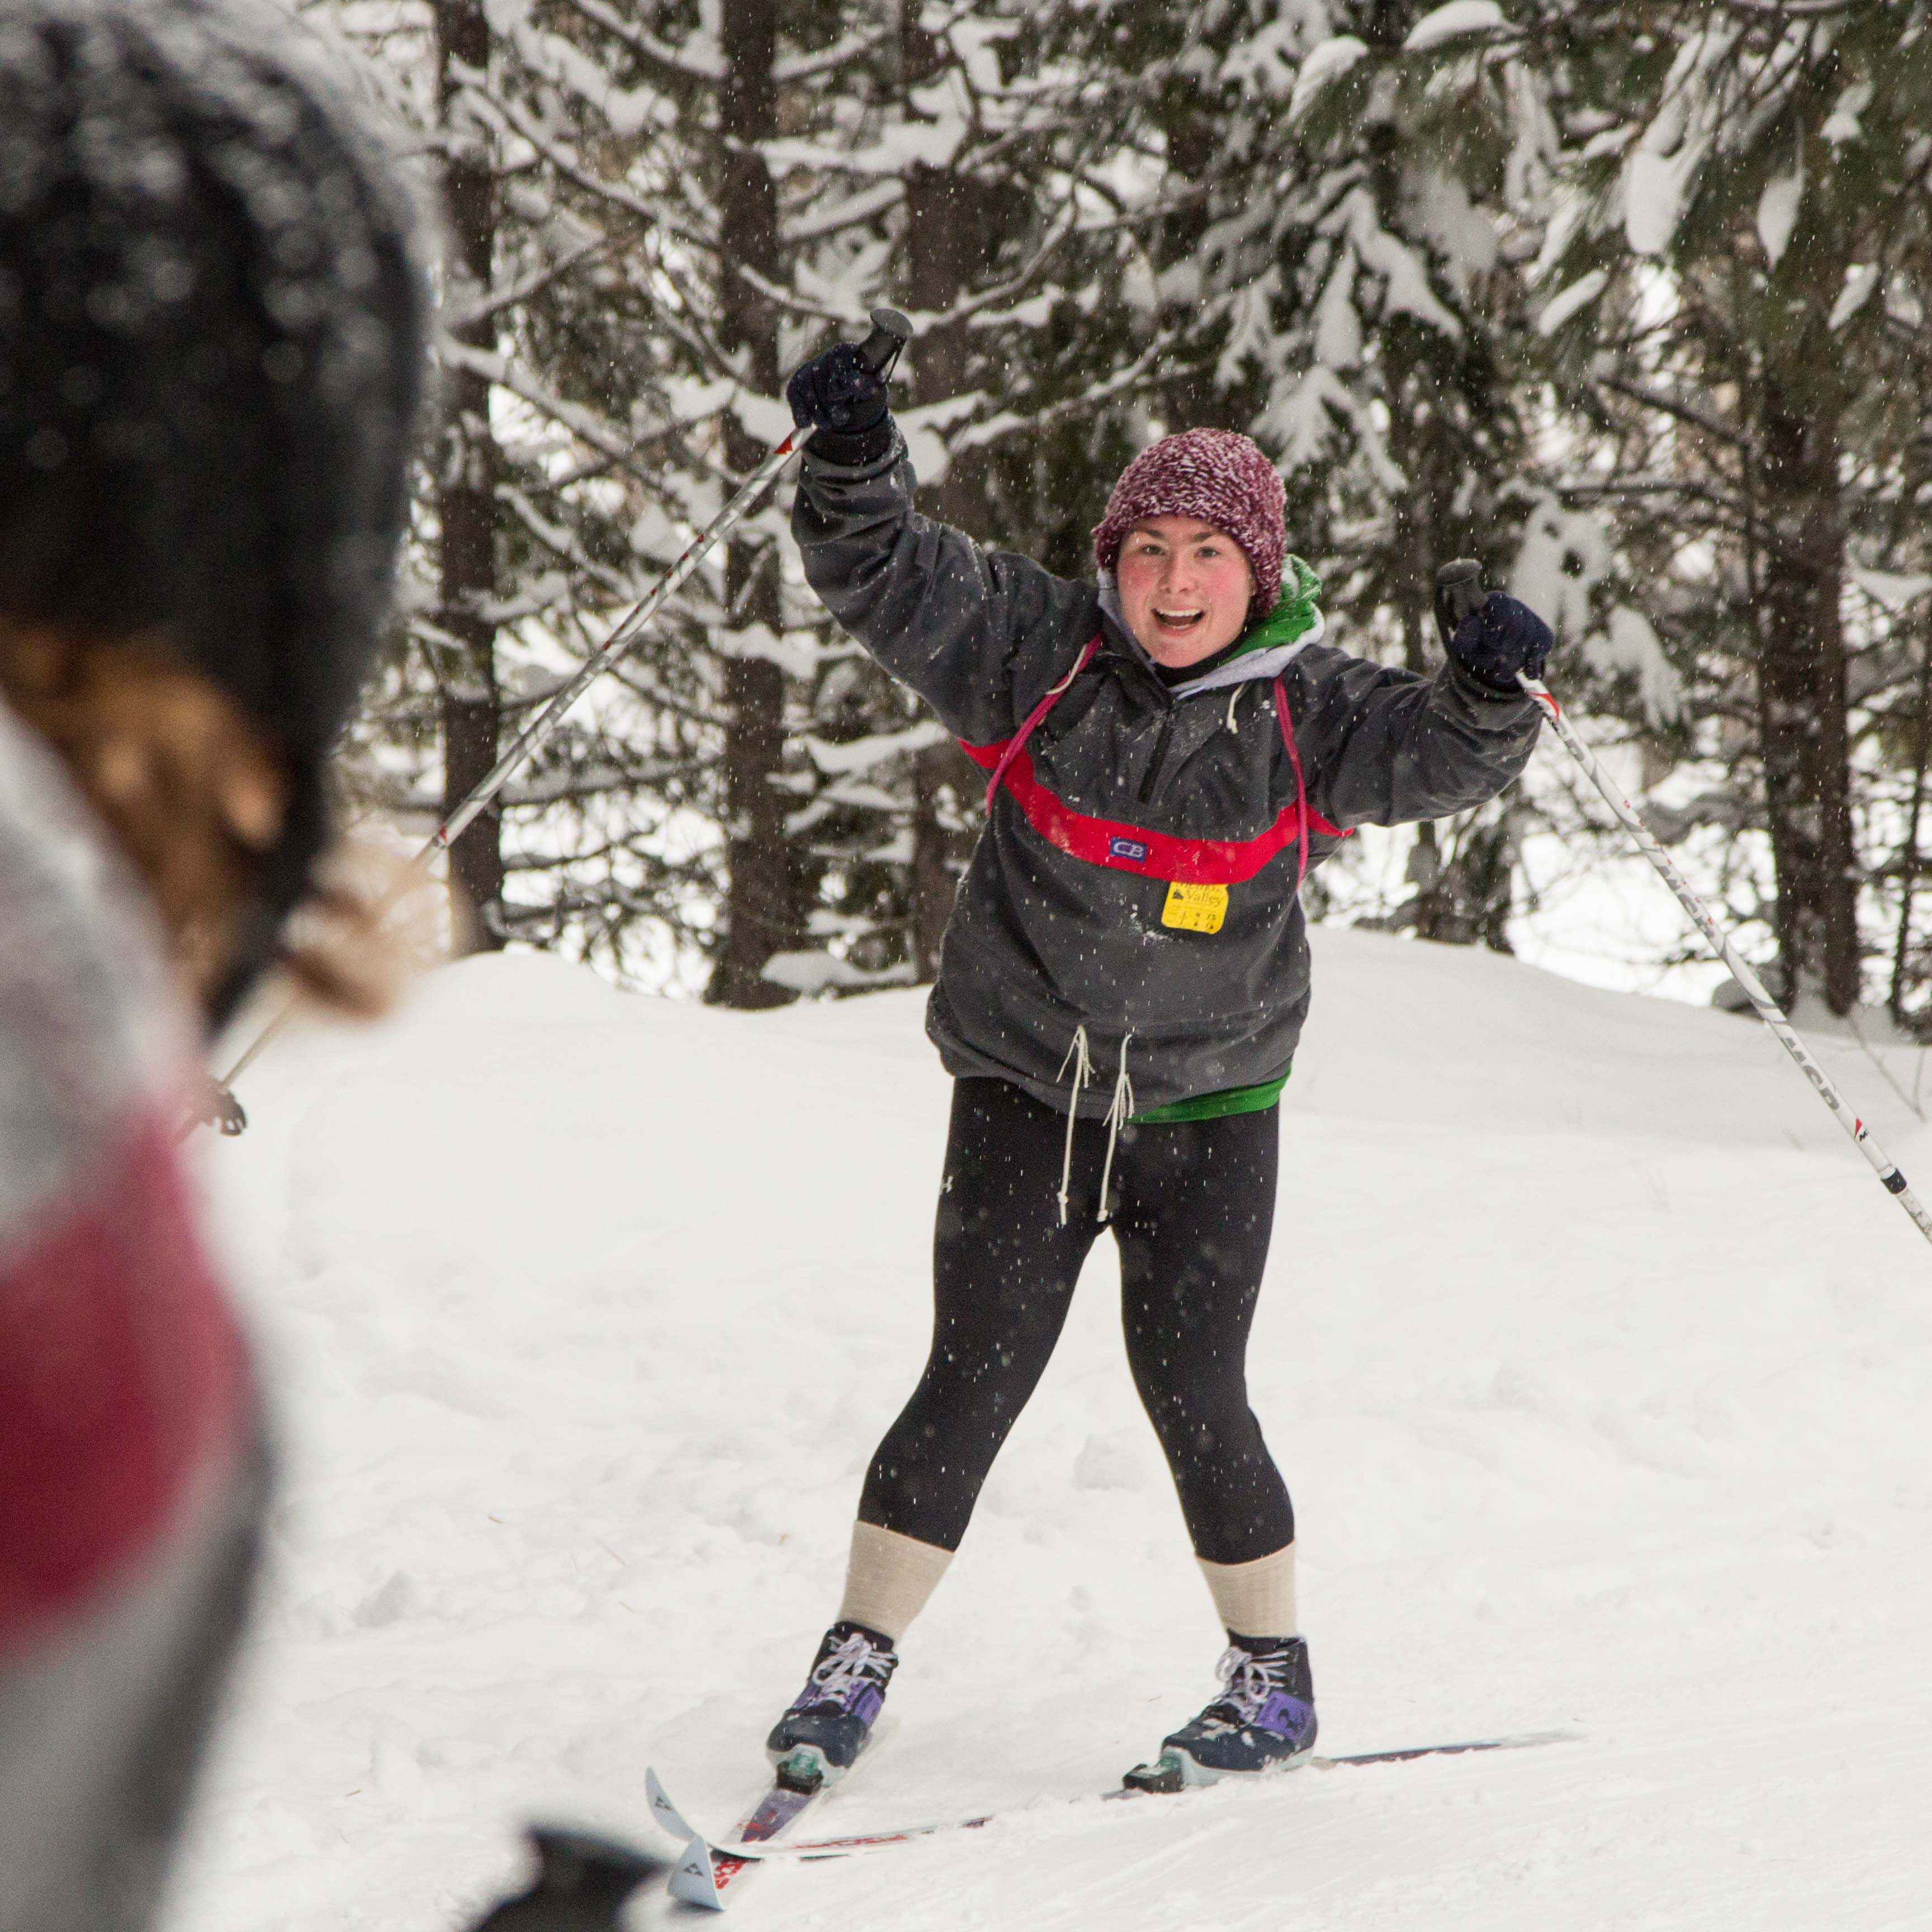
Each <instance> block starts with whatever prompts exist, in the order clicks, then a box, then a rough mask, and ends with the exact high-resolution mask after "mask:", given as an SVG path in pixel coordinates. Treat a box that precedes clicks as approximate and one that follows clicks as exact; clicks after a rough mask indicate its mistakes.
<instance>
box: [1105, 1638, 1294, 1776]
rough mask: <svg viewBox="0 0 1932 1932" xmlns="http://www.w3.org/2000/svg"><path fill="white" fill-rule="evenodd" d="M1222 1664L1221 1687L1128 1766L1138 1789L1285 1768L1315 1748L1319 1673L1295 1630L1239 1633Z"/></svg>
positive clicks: (1220, 1673)
mask: <svg viewBox="0 0 1932 1932" xmlns="http://www.w3.org/2000/svg"><path fill="white" fill-rule="evenodd" d="M1228 1638H1229V1648H1228V1649H1227V1650H1226V1652H1225V1653H1224V1654H1223V1656H1222V1658H1221V1661H1220V1665H1219V1666H1218V1667H1217V1670H1218V1675H1219V1676H1220V1679H1221V1682H1222V1683H1223V1685H1225V1686H1226V1689H1225V1690H1224V1691H1223V1693H1222V1694H1221V1695H1220V1697H1217V1698H1216V1699H1215V1700H1214V1703H1211V1704H1210V1705H1209V1706H1208V1708H1207V1709H1205V1711H1203V1712H1202V1713H1201V1715H1200V1716H1199V1717H1198V1718H1195V1719H1194V1720H1193V1722H1192V1723H1190V1724H1184V1725H1182V1726H1181V1729H1180V1730H1178V1731H1175V1732H1173V1733H1171V1734H1170V1735H1169V1736H1168V1737H1167V1738H1166V1739H1164V1740H1163V1744H1162V1749H1161V1754H1160V1757H1158V1758H1157V1759H1156V1760H1155V1761H1154V1763H1152V1764H1151V1765H1141V1766H1137V1767H1136V1769H1134V1770H1133V1771H1130V1772H1129V1773H1128V1774H1127V1778H1126V1780H1125V1782H1126V1784H1127V1787H1128V1789H1129V1790H1135V1791H1178V1790H1182V1789H1184V1787H1187V1786H1188V1785H1190V1784H1214V1782H1215V1781H1216V1780H1217V1778H1226V1777H1228V1776H1230V1775H1235V1776H1242V1775H1246V1776H1250V1777H1252V1776H1253V1775H1255V1774H1256V1772H1265V1771H1282V1770H1286V1769H1287V1768H1288V1767H1289V1766H1290V1765H1293V1764H1298V1763H1301V1760H1303V1759H1304V1757H1307V1755H1308V1754H1309V1753H1310V1751H1313V1749H1314V1748H1315V1732H1316V1724H1315V1681H1314V1678H1313V1675H1312V1673H1310V1670H1309V1667H1308V1646H1307V1644H1306V1643H1304V1641H1303V1640H1301V1638H1300V1637H1238V1636H1237V1635H1235V1633H1234V1632H1233V1631H1229V1633H1228Z"/></svg>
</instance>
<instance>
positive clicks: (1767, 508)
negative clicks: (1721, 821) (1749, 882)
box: [1758, 380, 1859, 1013]
mask: <svg viewBox="0 0 1932 1932" xmlns="http://www.w3.org/2000/svg"><path fill="white" fill-rule="evenodd" d="M1821 387H1822V386H1820V385H1818V384H1816V383H1808V384H1807V385H1806V390H1807V394H1806V396H1805V401H1804V403H1803V404H1798V403H1796V402H1794V401H1791V400H1790V399H1789V398H1787V395H1786V394H1785V393H1784V391H1783V390H1782V389H1781V388H1780V387H1779V386H1778V383H1776V382H1775V380H1771V381H1768V382H1767V383H1766V386H1765V390H1764V398H1763V428H1762V434H1763V446H1762V453H1761V457H1760V472H1759V474H1760V488H1761V491H1762V497H1761V501H1762V503H1763V517H1764V525H1763V541H1764V566H1763V583H1762V586H1761V589H1760V596H1761V598H1762V600H1763V629H1762V633H1761V634H1762V638H1763V643H1762V646H1761V649H1760V659H1759V664H1758V712H1759V734H1760V742H1761V746H1762V753H1763V760H1764V788H1765V805H1766V813H1767V814H1768V817H1769V824H1770V829H1771V849H1772V862H1773V864H1774V865H1775V868H1776V871H1777V877H1778V904H1777V915H1776V918H1777V927H1778V966H1779V973H1780V977H1781V980H1782V982H1783V994H1784V998H1785V999H1787V1001H1790V1000H1792V999H1795V998H1797V997H1798V996H1799V994H1800V993H1802V992H1814V991H1815V992H1819V993H1820V994H1822V995H1823V998H1824V1000H1825V1002H1826V1005H1828V1006H1829V1007H1830V1008H1831V1009H1832V1011H1833V1012H1834V1013H1846V1012H1849V1010H1851V1008H1852V1007H1853V1006H1855V1004H1857V1001H1858V980H1859V972H1858V967H1859V959H1858V875H1857V860H1856V853H1855V849H1854V847H1853V844H1852V811H1851V769H1850V755H1849V741H1848V736H1847V730H1846V695H1845V670H1846V664H1845V642H1844V636H1843V631H1842V630H1841V625H1840V621H1839V605H1840V601H1841V594H1842V592H1843V577H1844V568H1845V529H1844V522H1843V514H1842V510H1841V503H1840V499H1839V490H1838V417H1837V415H1836V413H1835V411H1833V410H1831V409H1829V407H1825V406H1824V405H1823V402H1822V401H1821V398H1820V389H1821Z"/></svg>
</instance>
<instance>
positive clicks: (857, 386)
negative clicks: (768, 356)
mask: <svg viewBox="0 0 1932 1932" xmlns="http://www.w3.org/2000/svg"><path fill="white" fill-rule="evenodd" d="M785 401H787V402H788V403H789V404H790V405H791V419H792V421H793V422H795V423H796V424H798V425H799V426H800V428H802V427H803V426H804V425H805V424H807V423H810V424H811V425H812V428H813V429H814V431H815V432H816V433H815V434H814V436H813V437H812V439H811V443H809V445H808V448H809V449H810V450H811V453H812V455H814V456H816V457H817V458H820V460H821V461H823V462H826V463H841V464H844V465H846V466H849V467H853V468H856V467H857V466H858V465H859V464H860V463H876V462H877V460H879V458H880V457H882V456H883V455H885V453H886V451H887V450H889V449H891V448H892V416H891V413H890V411H889V408H888V407H887V404H886V379H885V378H884V377H883V376H881V375H880V374H879V372H878V371H877V370H876V369H872V368H868V367H867V366H866V365H865V362H864V360H863V359H862V357H861V356H859V350H858V347H857V345H856V344H853V343H850V342H835V343H834V344H832V347H830V348H829V349H828V350H826V352H825V353H824V354H823V355H822V356H814V357H813V358H812V359H811V361H810V362H808V363H806V364H805V366H804V367H803V368H801V369H798V370H796V371H793V375H792V379H791V380H790V382H789V383H787V384H786V385H785Z"/></svg>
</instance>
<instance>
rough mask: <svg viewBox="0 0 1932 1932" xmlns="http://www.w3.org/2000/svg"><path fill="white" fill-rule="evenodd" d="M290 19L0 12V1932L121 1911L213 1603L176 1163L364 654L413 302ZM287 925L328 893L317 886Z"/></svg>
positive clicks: (363, 165)
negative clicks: (211, 1041) (204, 1064)
mask: <svg viewBox="0 0 1932 1932" xmlns="http://www.w3.org/2000/svg"><path fill="white" fill-rule="evenodd" d="M425 308H426V298H425V281H424V278H423V275H422V272H421V269H420V267H419V251H418V249H417V247H416V218H415V215H414V212H413V207H412V204H411V201H410V197H409V196H408V195H407V193H405V191H404V189H403V187H402V186H401V183H400V182H399V181H398V178H397V177H396V176H395V174H394V173H393V172H392V169H391V166H390V165H389V162H388V160H387V159H386V156H385V154H384V153H383V148H382V147H381V145H380V142H379V140H378V139H377V138H375V136H374V135H373V134H372V133H371V132H370V131H369V130H368V129H367V128H366V127H365V126H364V124H363V115H362V110H360V109H359V107H357V106H356V104H355V102H354V97H353V92H351V91H350V89H347V88H346V87H345V86H343V85H342V84H341V83H339V82H338V81H337V80H335V79H334V78H332V75H331V72H330V70H329V62H327V61H326V59H325V58H323V56H322V55H321V53H320V49H318V48H317V46H315V44H314V43H313V41H312V40H311V37H310V36H309V35H308V33H307V31H306V30H305V29H303V28H300V27H299V26H296V24H295V23H293V22H291V21H290V20H288V19H287V17H284V16H281V15H278V14H274V13H269V12H268V11H266V10H263V11H261V12H259V13H258V12H257V11H256V10H255V9H254V7H252V6H245V5H226V4H200V5H196V4H189V0H0V1932H121V1928H126V1927H141V1926H145V1925H147V1924H149V1923H150V1922H151V1920H152V1918H153V1917H154V1912H155V1910H156V1908H157V1900H158V1898H159V1895H160V1888H161V1885H162V1882H163V1879H164V1877H165V1874H166V1864H167V1855H168V1852H169V1846H170V1845H171V1843H172V1840H173V1838H174V1837H175V1834H176V1832H177V1830H178V1826H179V1823H180V1821H181V1816H182V1813H183V1811H184V1807H185V1804H186V1801H187V1795H188V1792H189V1788H190V1784H191V1782H192V1775H193V1769H194V1767H195V1765H196V1760H198V1758H199V1755H200V1751H201V1746H202V1739H203V1737H204V1736H205V1731H206V1729H207V1726H208V1719H209V1717H210V1714H211V1709H212V1707H213V1706H214V1702H215V1700H216V1697H217V1691H218V1689H219V1687H220V1682H221V1680H222V1679H223V1676H224V1674H225V1668H226V1663H227V1661H228V1659H229V1656H230V1655H231V1653H232V1652H233V1649H234V1646H235V1643H236V1637H237V1633H238V1631H239V1628H240V1625H241V1622H242V1617H243V1615H244V1612H245V1607H246V1602H247V1599H248V1595H249V1586H250V1579H251V1574H252V1572H253V1569H254V1561H255V1553H256V1546H257V1532H258V1526H259V1524H260V1519H261V1513H262V1509H263V1499H264V1490H265V1485H264V1479H263V1455H262V1451H261V1432H260V1421H259V1416H258V1413H257V1403H256V1400H255V1396H254V1388H253V1385H252V1381H251V1374H250V1370H249V1366H248V1360H247V1355H246V1351H245V1347H244V1346H243V1344H242V1341H241V1340H240V1338H239V1334H238V1331H237V1329H236V1325H235V1322H234V1320H233V1316H232V1315H231V1313H230V1312H229V1307H228V1306H227V1304H226V1300H225V1298H224V1297H223V1293H222V1291H221V1289H220V1286H219V1283H218V1282H217V1278H216V1274H215V1271H214V1268H213V1267H212V1265H211V1262H210V1259H209V1257H208V1250H207V1248H206V1247H205V1244H204V1242H203V1240H202V1235H201V1233H200V1232H199V1228H198V1226H197V1219H198V1217H197V1214H196V1209H195V1206H194V1203H193V1199H192V1196H191V1195H190V1191H189V1190H188V1189H187V1186H186V1185H185V1184H184V1177H183V1174H182V1171H181V1165H180V1162H179V1160H178V1157H177V1154H176V1152H175V1137H176V1132H177V1124H178V1121H179V1120H180V1118H181V1114H182V1112H183V1108H184V1102H185V1101H186V1100H187V1097H188V1095H189V1094H190V1092H191V1091H192V1089H193V1085H194V1083H195V1082H196V1081H197V1080H198V1079H199V1076H198V1074H197V1073H196V1071H195V1066H194V1061H195V1055H196V1051H197V1049H199V1047H200V1046H202V1045H203V1044H204V1043H205V1039H206V1038H207V1037H208V1036H211V1034H213V1033H214V1031H215V1030H216V1029H217V1028H219V1027H220V1025H221V1024H222V1022H223V1021H224V1020H225V1019H226V1018H227V1017H228V1016H229V1014H230V1013H233V1010H234V1009H235V1007H236V1004H237V1003H238V1002H239V1001H240V1000H241V998H242V996H243V995H245V992H247V991H248V988H249V987H250V986H251V984H252V983H254V980H256V979H257V977H258V976H259V975H260V974H261V973H262V971H263V969H264V968H266V967H267V966H269V965H270V964H272V963H277V962H279V963H281V964H283V965H286V966H287V967H289V968H291V969H292V970H293V972H294V974H295V975H296V977H297V979H298V980H301V981H302V982H304V983H306V984H307V985H308V986H309V987H311V989H314V991H316V992H318V993H319V994H320V995H322V996H323V998H326V1000H328V1001H331V1002H332V1003H333V1004H336V1005H338V1006H340V1007H348V1008H352V1009H354V1008H366V1007H367V1006H368V1004H370V1001H371V998H373V996H374V990H375V989H374V987H373V986H372V985H371V984H370V983H368V967H369V958H370V955H369V953H368V950H367V948H366V947H364V945H363V944H362V941H363V939H364V938H365V937H366V935H365V934H363V933H362V932H359V930H358V929H357V926H356V917H355V916H354V913H353V909H352V908H350V907H347V906H345V905H344V904H342V903H341V902H340V901H338V902H337V903H336V904H335V908H334V910H335V914H336V916H335V919H334V921H333V924H332V923H331V922H330V920H329V919H328V918H327V917H326V916H325V917H323V919H320V920H319V921H315V922H311V923H312V924H314V925H315V926H317V938H315V941H314V944H312V945H311V946H309V947H307V948H305V949H303V950H299V951H296V950H291V949H289V948H287V947H285V945H284V927H285V926H286V925H287V922H288V919H289V916H290V913H292V912H293V910H295V909H296V907H298V906H299V905H300V904H302V903H303V901H305V900H310V901H313V900H314V896H315V893H316V887H315V884H314V871H315V868H316V865H317V860H318V859H319V858H320V856H322V854H323V850H324V848H325V846H326V844H327V842H328V838H329V828H328V814H327V811H326V806H325V802H324V794H323V760H324V757H325V755H326V752H327V750H328V748H329V744H330V742H331V741H332V739H333V738H334V737H335V734H336V733H337V731H338V729H339V727H341V724H342V722H343V721H344V718H345V717H346V716H347V713H348V712H349V710H350V706H351V705H352V704H353V701H354V700H355V697H356V691H357V688H358V686H359V684H360V682H361V681H362V676H363V674H364V673H365V670H366V669H367V667H368V664H369V662H370V660H371V655H372V654H373V652H374V647H375V643H376V640H377V630H378V627H379V625H380V622H381V619H382V617H383V611H384V609H385V606H386V600H387V598H388V595H389V586H390V580H391V577H392V570H393V567H394V561H395V553H396V549H397V544H398V537H399V535H400V532H401V526H402V520H403V515H404V482H405V468H406V463H407V454H408V450H409V447H410V440H411V437H412V435H413V425H414V420H415V416H416V407H417V403H418V399H419V389H420V386H421V369H422V354H423V341H424V332H425ZM324 896H325V897H326V895H324Z"/></svg>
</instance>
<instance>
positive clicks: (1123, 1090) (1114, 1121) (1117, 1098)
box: [1094, 1027, 1134, 1221]
mask: <svg viewBox="0 0 1932 1932" xmlns="http://www.w3.org/2000/svg"><path fill="white" fill-rule="evenodd" d="M1133 1037H1134V1033H1133V1028H1131V1027H1130V1028H1128V1029H1127V1040H1132V1039H1133ZM1127 1040H1122V1041H1121V1070H1120V1073H1119V1074H1118V1076H1116V1078H1115V1082H1114V1097H1113V1100H1112V1103H1110V1104H1109V1106H1108V1109H1107V1158H1106V1161H1105V1162H1104V1163H1103V1164H1102V1166H1101V1169H1100V1205H1099V1206H1098V1207H1097V1208H1095V1209H1094V1220H1097V1221H1105V1220H1106V1218H1107V1184H1108V1182H1109V1181H1110V1180H1112V1178H1113V1173H1114V1149H1115V1146H1116V1145H1117V1144H1118V1142H1119V1140H1120V1138H1121V1129H1122V1128H1123V1127H1125V1126H1126V1125H1127V1118H1128V1116H1129V1115H1130V1114H1132V1113H1133V1111H1134V1083H1133V1082H1132V1081H1131V1080H1130V1079H1128V1078H1127Z"/></svg>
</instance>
